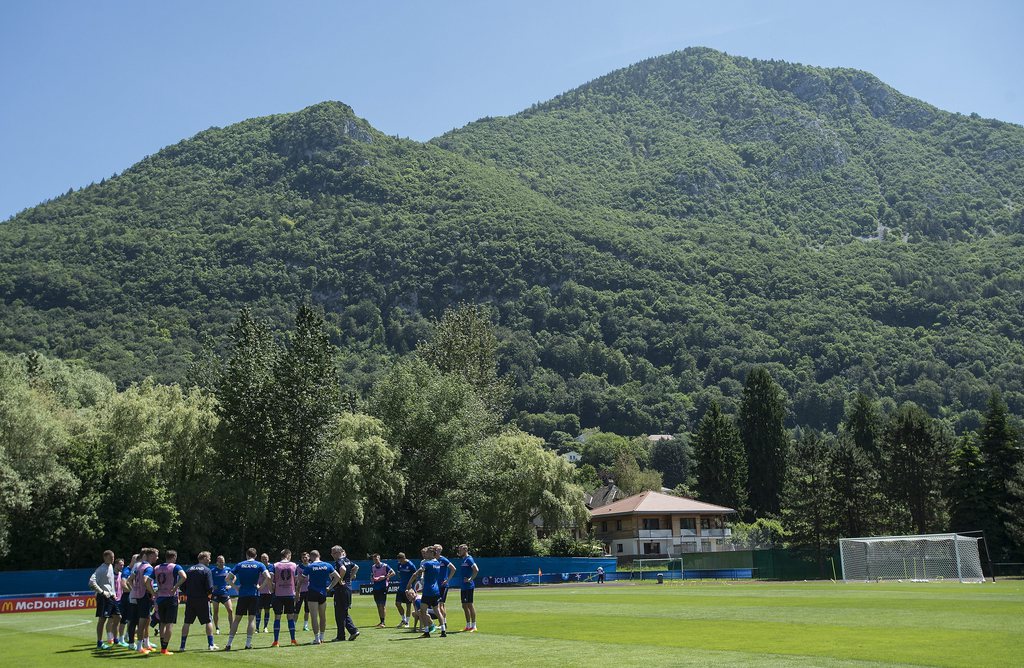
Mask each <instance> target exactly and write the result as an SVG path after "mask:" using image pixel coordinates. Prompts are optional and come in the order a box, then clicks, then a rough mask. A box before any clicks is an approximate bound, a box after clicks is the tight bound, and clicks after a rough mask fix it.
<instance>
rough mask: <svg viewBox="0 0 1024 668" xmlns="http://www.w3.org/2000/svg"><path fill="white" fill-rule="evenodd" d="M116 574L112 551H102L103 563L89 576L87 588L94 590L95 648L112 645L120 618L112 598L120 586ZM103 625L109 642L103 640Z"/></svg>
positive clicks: (119, 612)
mask: <svg viewBox="0 0 1024 668" xmlns="http://www.w3.org/2000/svg"><path fill="white" fill-rule="evenodd" d="M115 574H116V575H115ZM118 575H120V570H119V569H118V570H116V571H115V570H114V552H113V551H112V550H106V551H104V552H103V563H102V564H100V565H99V566H97V567H96V570H95V571H93V573H92V575H90V576H89V589H92V590H93V591H94V592H96V649H110V648H111V647H113V646H114V632H115V631H116V630H117V623H118V622H119V621H120V620H121V611H120V610H118V609H117V601H116V600H115V598H114V597H115V594H116V593H117V589H118V588H119V586H120V583H119V582H117V576H118ZM118 598H120V597H119V596H118ZM104 627H105V628H106V630H107V640H109V642H105V641H104V637H103V629H104Z"/></svg>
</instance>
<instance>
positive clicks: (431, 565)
mask: <svg viewBox="0 0 1024 668" xmlns="http://www.w3.org/2000/svg"><path fill="white" fill-rule="evenodd" d="M426 550H427V557H429V558H428V559H424V560H423V562H421V563H420V567H419V568H418V569H417V570H416V572H415V573H413V574H412V578H411V579H410V580H409V589H407V590H406V591H410V590H412V587H413V586H414V585H415V584H416V581H417V580H419V579H420V578H421V577H422V578H423V605H422V606H421V607H420V623H421V624H422V625H423V635H422V636H420V637H422V638H429V637H430V634H431V633H433V632H434V631H435V630H436V629H437V626H435V625H434V624H433V623H432V622H431V621H430V614H429V613H428V612H427V609H428V608H434V610H435V611H436V612H437V621H438V622H440V623H441V637H442V638H444V637H445V636H447V635H448V632H447V631H446V630H445V625H444V610H443V609H442V608H441V606H440V605H438V604H439V603H440V601H441V587H440V585H441V579H442V577H443V576H442V575H441V562H440V561H438V560H437V558H436V557H437V550H436V548H435V547H434V546H433V545H431V546H429V547H427V548H426Z"/></svg>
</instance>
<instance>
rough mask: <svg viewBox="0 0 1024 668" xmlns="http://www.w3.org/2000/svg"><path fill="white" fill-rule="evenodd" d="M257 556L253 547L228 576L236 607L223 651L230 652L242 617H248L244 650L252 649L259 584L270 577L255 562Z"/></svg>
mask: <svg viewBox="0 0 1024 668" xmlns="http://www.w3.org/2000/svg"><path fill="white" fill-rule="evenodd" d="M257 554H258V552H256V548H255V547H250V548H249V549H248V550H246V551H245V556H246V557H248V558H247V559H246V560H245V561H242V562H239V563H237V564H235V567H234V568H232V569H231V575H229V576H228V583H229V584H235V583H237V587H238V605H237V606H236V607H235V621H234V624H232V625H231V634H230V635H229V636H228V644H227V645H225V646H224V649H225V650H229V651H230V650H231V643H233V642H234V641H235V633H236V632H237V631H238V623H239V622H240V621H241V620H242V616H243V615H248V617H249V626H248V627H247V629H246V634H245V648H246V649H252V634H253V633H254V632H255V631H256V615H257V613H258V612H259V609H260V596H259V592H260V584H261V583H262V582H263V581H264V580H265V579H267V578H269V577H270V574H269V573H267V567H266V566H264V565H263V564H262V563H260V562H259V561H256V555H257Z"/></svg>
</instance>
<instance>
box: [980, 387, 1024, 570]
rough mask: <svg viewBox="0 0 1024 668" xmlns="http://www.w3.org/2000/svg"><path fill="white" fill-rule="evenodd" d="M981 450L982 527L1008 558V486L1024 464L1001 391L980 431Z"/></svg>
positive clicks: (999, 552) (994, 547)
mask: <svg viewBox="0 0 1024 668" xmlns="http://www.w3.org/2000/svg"><path fill="white" fill-rule="evenodd" d="M978 447H979V450H980V451H981V461H982V468H983V479H984V487H983V492H984V500H983V503H984V506H983V507H984V517H983V521H984V523H983V524H982V525H981V526H982V527H983V528H984V530H985V537H986V539H987V540H988V543H989V545H990V546H991V549H992V550H993V551H994V552H996V554H997V555H998V558H1005V557H1007V556H1009V552H1010V540H1009V538H1008V536H1007V533H1006V523H1007V522H1008V521H1010V520H1011V519H1012V518H1010V517H1009V516H1008V515H1007V514H1006V512H1005V510H1004V509H1005V508H1006V507H1007V504H1008V503H1009V501H1010V493H1009V491H1008V489H1007V482H1008V481H1009V480H1010V478H1012V477H1013V475H1014V474H1015V472H1016V470H1017V465H1018V464H1020V462H1021V444H1020V435H1019V434H1018V433H1017V430H1016V429H1014V426H1013V424H1012V423H1011V422H1010V415H1009V411H1008V410H1007V407H1006V402H1005V401H1003V397H1002V395H1001V394H1000V393H999V392H998V391H994V392H992V394H991V395H990V396H989V400H988V410H987V411H986V413H985V419H984V421H983V422H982V424H981V428H980V429H979V430H978Z"/></svg>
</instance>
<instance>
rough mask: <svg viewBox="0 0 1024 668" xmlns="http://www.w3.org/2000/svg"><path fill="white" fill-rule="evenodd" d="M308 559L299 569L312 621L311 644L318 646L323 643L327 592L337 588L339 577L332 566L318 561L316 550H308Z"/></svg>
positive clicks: (318, 556)
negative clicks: (304, 584) (304, 582)
mask: <svg viewBox="0 0 1024 668" xmlns="http://www.w3.org/2000/svg"><path fill="white" fill-rule="evenodd" d="M309 559H310V561H309V563H308V564H305V565H303V566H300V567H299V569H300V570H301V571H302V577H303V579H304V580H305V581H306V584H307V587H306V605H307V606H308V607H309V616H310V618H312V620H313V644H314V645H320V644H322V643H323V641H324V629H325V628H326V627H327V590H328V589H331V588H332V587H336V586H338V583H339V582H341V576H340V575H338V571H337V569H335V568H334V564H331V563H329V562H326V561H320V552H318V551H317V550H310V552H309Z"/></svg>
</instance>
